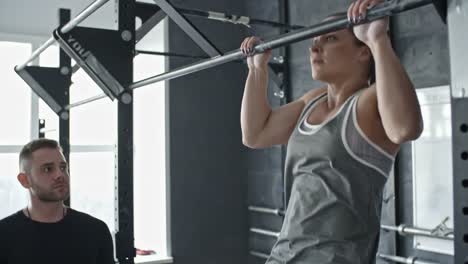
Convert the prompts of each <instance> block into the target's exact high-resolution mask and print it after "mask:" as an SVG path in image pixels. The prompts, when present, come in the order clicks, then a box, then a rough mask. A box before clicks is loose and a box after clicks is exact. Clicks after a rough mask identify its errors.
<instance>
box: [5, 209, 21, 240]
mask: <svg viewBox="0 0 468 264" xmlns="http://www.w3.org/2000/svg"><path fill="white" fill-rule="evenodd" d="M21 214H23V212H22V211H21V210H20V211H18V212H16V213H13V214H11V215H9V216H7V217H5V218H3V219H0V233H1V234H2V235H5V233H11V232H15V231H14V230H18V228H20V229H21V227H20V226H21V225H22V221H23V220H24V219H23V218H24V217H25V216H22V215H21ZM2 235H0V236H2Z"/></svg>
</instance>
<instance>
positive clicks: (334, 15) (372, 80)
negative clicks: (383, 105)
mask: <svg viewBox="0 0 468 264" xmlns="http://www.w3.org/2000/svg"><path fill="white" fill-rule="evenodd" d="M347 17H348V13H347V12H336V13H332V14H329V15H328V16H327V17H325V19H328V18H334V19H342V18H347ZM348 30H349V32H351V34H353V36H354V38H355V39H356V43H357V44H358V45H359V46H362V45H366V44H365V43H364V42H362V41H360V40H359V39H358V38H357V37H356V35H355V34H354V31H353V28H348ZM369 63H370V65H369V66H370V72H369V79H368V81H369V84H373V83H375V62H374V57H373V56H372V54H371V58H370V62H369Z"/></svg>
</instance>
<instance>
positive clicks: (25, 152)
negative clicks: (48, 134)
mask: <svg viewBox="0 0 468 264" xmlns="http://www.w3.org/2000/svg"><path fill="white" fill-rule="evenodd" d="M43 148H48V149H59V150H60V151H62V147H60V145H59V143H58V142H57V141H55V140H52V139H47V138H40V139H35V140H33V141H31V142H29V143H28V144H26V145H24V147H23V148H22V149H21V152H20V155H19V168H20V171H21V172H29V171H30V169H31V165H30V164H31V162H30V161H31V159H32V155H33V153H34V151H36V150H39V149H43Z"/></svg>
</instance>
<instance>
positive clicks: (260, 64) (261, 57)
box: [240, 36, 271, 69]
mask: <svg viewBox="0 0 468 264" xmlns="http://www.w3.org/2000/svg"><path fill="white" fill-rule="evenodd" d="M260 43H262V40H261V39H260V38H259V37H255V36H252V37H247V38H245V39H244V41H242V43H241V46H240V50H241V51H242V53H244V54H245V55H247V56H248V57H247V65H248V66H249V69H252V68H255V69H260V68H264V67H266V66H267V65H268V61H269V60H270V57H271V50H267V51H265V52H264V53H258V54H254V55H253V56H252V53H253V47H254V46H256V45H258V44H260Z"/></svg>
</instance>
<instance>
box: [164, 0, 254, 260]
mask: <svg viewBox="0 0 468 264" xmlns="http://www.w3.org/2000/svg"><path fill="white" fill-rule="evenodd" d="M171 2H172V3H173V4H174V5H176V6H179V7H185V8H196V9H201V10H214V11H224V10H230V11H232V12H233V13H244V5H243V2H236V1H216V0H192V1H171ZM191 21H192V22H193V24H194V25H195V26H196V27H197V28H198V29H199V30H200V31H201V32H202V33H204V34H205V35H206V36H207V37H208V39H209V40H211V41H212V43H213V44H215V45H216V46H217V47H218V48H219V49H221V50H222V51H229V50H232V49H234V48H236V47H238V43H239V42H240V39H241V38H242V35H243V34H244V32H243V28H242V27H240V26H236V25H230V24H225V23H221V22H216V21H214V22H213V21H206V20H202V19H191ZM168 41H169V43H168V47H169V50H168V51H169V52H176V53H183V54H192V55H205V54H204V53H203V52H202V51H201V50H200V49H199V48H198V47H196V46H195V44H193V42H192V41H191V40H190V39H189V37H188V36H187V35H186V34H185V33H183V32H182V31H181V30H180V29H179V28H178V26H177V25H175V24H174V23H172V22H171V23H169V39H168ZM194 61H195V60H191V59H180V58H174V57H172V58H170V59H169V68H171V69H175V68H178V67H180V66H183V65H187V64H189V63H192V62H194ZM244 75H245V69H244V65H242V64H240V63H230V64H225V65H223V66H218V67H215V68H212V69H208V70H204V71H200V72H198V73H194V74H190V75H188V76H185V77H181V78H178V79H174V80H171V81H169V82H168V86H169V88H168V92H169V95H168V103H169V119H168V120H169V132H168V134H169V138H170V139H169V140H170V141H169V148H170V154H169V159H170V165H169V169H170V190H171V194H170V195H171V211H172V212H171V233H172V243H171V247H172V255H173V257H174V263H175V264H219V263H225V264H229V263H232V264H234V263H235V264H238V263H246V255H247V247H246V243H247V215H246V213H247V207H246V203H245V201H246V186H247V185H246V183H247V182H246V179H247V178H246V176H247V173H246V170H245V165H244V159H243V153H244V150H245V149H244V147H243V146H242V143H241V133H240V123H239V122H240V121H239V120H240V119H239V118H240V102H241V95H242V91H243V78H244Z"/></svg>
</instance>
